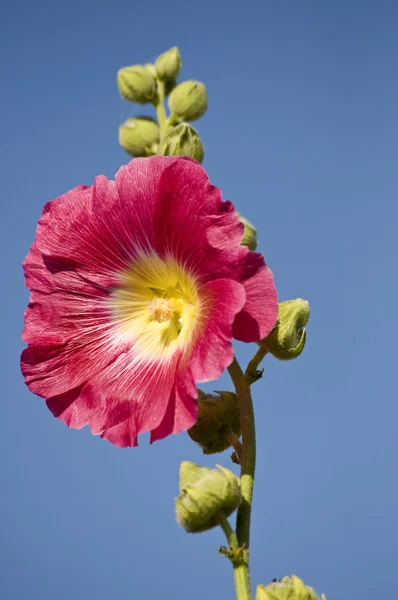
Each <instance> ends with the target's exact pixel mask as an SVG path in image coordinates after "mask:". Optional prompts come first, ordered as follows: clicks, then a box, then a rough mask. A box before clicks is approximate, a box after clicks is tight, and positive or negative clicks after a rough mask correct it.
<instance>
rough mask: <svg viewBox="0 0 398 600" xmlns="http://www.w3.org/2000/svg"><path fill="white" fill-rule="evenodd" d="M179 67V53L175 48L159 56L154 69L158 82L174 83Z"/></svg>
mask: <svg viewBox="0 0 398 600" xmlns="http://www.w3.org/2000/svg"><path fill="white" fill-rule="evenodd" d="M181 66H182V63H181V56H180V51H179V49H178V48H177V47H176V46H174V48H170V50H167V52H164V53H163V54H161V55H160V56H159V57H158V58H157V59H156V61H155V69H156V73H157V76H158V77H159V79H160V81H175V80H176V79H177V77H178V75H179V73H180V71H181Z"/></svg>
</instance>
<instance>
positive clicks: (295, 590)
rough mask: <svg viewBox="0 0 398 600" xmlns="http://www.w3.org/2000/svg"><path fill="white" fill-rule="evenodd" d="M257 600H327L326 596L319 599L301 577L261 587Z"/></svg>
mask: <svg viewBox="0 0 398 600" xmlns="http://www.w3.org/2000/svg"><path fill="white" fill-rule="evenodd" d="M256 600H326V596H325V595H324V594H322V596H321V597H319V596H318V595H317V594H316V592H315V591H314V590H313V589H312V588H311V587H308V586H306V585H305V583H304V582H303V581H302V580H301V579H299V577H296V576H295V575H292V577H284V578H283V579H282V581H276V582H273V583H270V584H269V585H265V586H264V585H259V586H258V587H257V593H256Z"/></svg>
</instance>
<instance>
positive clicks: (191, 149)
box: [159, 123, 205, 163]
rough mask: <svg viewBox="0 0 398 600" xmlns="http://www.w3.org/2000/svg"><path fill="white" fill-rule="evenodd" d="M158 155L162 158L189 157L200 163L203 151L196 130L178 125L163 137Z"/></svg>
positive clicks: (182, 124) (181, 124)
mask: <svg viewBox="0 0 398 600" xmlns="http://www.w3.org/2000/svg"><path fill="white" fill-rule="evenodd" d="M159 154H161V155H162V156H189V157H190V158H194V159H195V160H197V161H198V162H200V163H201V162H202V160H203V158H204V154H205V151H204V148H203V144H202V142H201V140H200V137H199V134H198V132H197V131H196V129H194V128H193V127H192V126H191V125H188V123H180V125H177V127H173V128H172V129H170V130H169V131H168V133H167V134H166V135H165V137H164V138H163V141H162V143H161V144H160V147H159Z"/></svg>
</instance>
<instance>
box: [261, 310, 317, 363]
mask: <svg viewBox="0 0 398 600" xmlns="http://www.w3.org/2000/svg"><path fill="white" fill-rule="evenodd" d="M309 318H310V305H309V304H308V302H307V301H306V300H302V299H301V298H297V299H296V300H287V301H286V302H281V303H280V304H279V306H278V319H277V321H276V325H275V327H274V329H273V330H272V331H271V333H270V334H269V336H267V337H266V338H264V339H263V340H261V342H259V343H260V346H264V347H265V348H266V349H267V350H268V352H270V353H271V354H273V355H274V356H275V358H279V360H291V359H292V358H297V357H298V356H299V355H300V354H301V353H302V351H303V349H304V345H305V339H306V330H305V329H303V327H304V326H305V325H307V323H308V319H309Z"/></svg>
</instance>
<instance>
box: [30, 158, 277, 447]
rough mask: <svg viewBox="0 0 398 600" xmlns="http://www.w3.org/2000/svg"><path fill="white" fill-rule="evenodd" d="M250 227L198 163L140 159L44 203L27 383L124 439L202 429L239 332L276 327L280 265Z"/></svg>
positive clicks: (121, 442)
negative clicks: (206, 402)
mask: <svg viewBox="0 0 398 600" xmlns="http://www.w3.org/2000/svg"><path fill="white" fill-rule="evenodd" d="M242 235H243V225H242V224H241V223H240V222H239V219H238V217H237V215H236V212H235V210H234V208H233V206H232V204H231V203H230V202H223V201H222V200H221V193H220V190H219V189H218V188H216V187H214V186H212V185H210V183H209V180H208V177H207V175H206V173H205V171H204V170H203V169H202V167H201V166H200V165H199V164H198V163H196V162H194V161H192V160H189V159H186V158H175V157H161V156H154V157H152V158H144V159H135V160H133V161H132V162H130V163H129V164H128V165H126V166H124V167H122V168H121V169H120V170H119V172H118V173H117V174H116V177H115V181H110V180H108V179H107V178H106V177H104V176H99V177H97V178H96V180H95V183H94V185H93V186H91V187H86V186H79V187H77V188H75V189H74V190H72V191H70V192H68V193H66V194H64V195H63V196H60V197H59V198H57V199H56V200H53V201H51V202H49V203H48V204H46V206H45V207H44V210H43V214H42V216H41V218H40V220H39V224H38V227H37V231H36V239H35V241H34V243H33V245H32V247H31V249H30V252H29V254H28V256H27V257H26V259H25V261H24V272H25V277H26V285H27V287H28V288H29V289H30V290H31V297H30V302H29V305H28V308H27V310H26V313H25V328H24V332H23V339H24V340H25V341H26V342H27V344H28V346H27V348H26V349H25V350H24V351H23V353H22V359H21V364H22V372H23V375H24V377H25V381H26V384H27V385H28V387H29V389H30V390H31V391H32V392H34V393H35V394H38V395H39V396H42V397H43V398H45V400H46V402H47V405H48V407H49V409H50V410H51V411H52V413H53V414H54V415H55V416H56V417H57V418H59V419H62V421H64V422H65V423H66V424H67V425H68V426H69V427H74V428H77V429H79V428H81V427H84V426H85V425H89V427H90V429H91V431H92V433H94V434H97V435H100V436H101V437H102V438H104V439H107V440H109V441H110V442H112V443H114V444H116V445H117V446H120V447H125V446H135V445H137V435H138V434H139V433H142V432H149V431H150V432H151V441H154V440H157V439H160V438H163V437H165V436H167V435H169V434H171V433H177V432H180V431H182V430H184V429H188V428H189V427H191V426H192V425H193V424H194V423H195V420H196V415H197V400H196V399H197V389H196V386H195V384H196V383H198V382H203V381H209V380H212V379H216V378H217V377H219V376H220V374H221V373H222V372H223V370H224V369H225V368H226V367H227V366H228V365H229V364H230V363H231V361H232V359H233V354H234V352H233V347H232V337H234V338H236V339H238V340H242V341H244V342H253V341H257V340H260V339H262V338H264V337H265V336H266V335H268V334H269V333H270V331H271V330H272V329H273V327H274V325H275V321H276V317H277V310H278V306H277V297H276V291H275V287H274V283H273V277H272V273H271V271H270V270H269V269H268V267H267V266H266V265H265V264H264V259H263V257H262V256H261V254H258V253H254V252H250V251H249V250H248V249H247V248H246V247H243V246H240V245H239V244H240V241H241V239H242Z"/></svg>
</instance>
